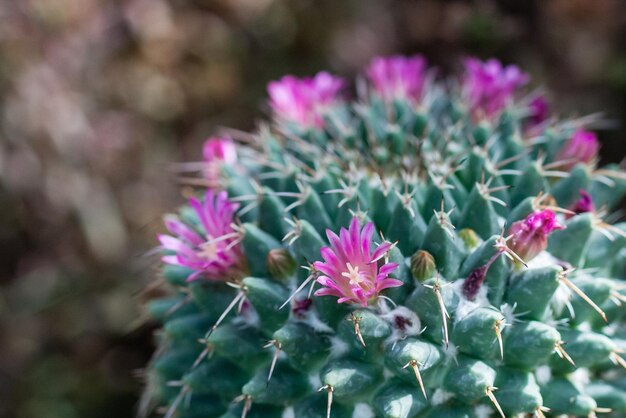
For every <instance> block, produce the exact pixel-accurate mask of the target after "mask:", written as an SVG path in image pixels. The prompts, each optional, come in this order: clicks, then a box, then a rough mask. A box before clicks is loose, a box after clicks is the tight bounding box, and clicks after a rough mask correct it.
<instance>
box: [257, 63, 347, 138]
mask: <svg viewBox="0 0 626 418" xmlns="http://www.w3.org/2000/svg"><path fill="white" fill-rule="evenodd" d="M343 87H344V81H343V80H342V79H341V78H339V77H335V76H333V75H331V74H329V73H327V72H321V73H317V74H316V75H315V76H314V77H306V78H297V77H294V76H289V75H288V76H285V77H283V78H281V79H280V80H279V81H272V82H271V83H269V85H268V86H267V91H268V93H269V96H270V105H271V106H272V110H273V111H274V113H275V114H276V116H277V117H278V118H279V119H281V120H282V121H284V122H292V123H296V124H299V125H301V126H302V127H303V128H306V129H311V128H323V126H324V120H323V118H322V116H323V114H324V112H325V111H326V109H328V108H329V107H331V106H333V105H335V104H336V103H337V102H339V100H340V92H341V90H342V89H343Z"/></svg>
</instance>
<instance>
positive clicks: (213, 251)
mask: <svg viewBox="0 0 626 418" xmlns="http://www.w3.org/2000/svg"><path fill="white" fill-rule="evenodd" d="M208 238H209V240H208V241H207V242H204V243H202V244H200V245H198V249H199V251H198V256H199V257H200V258H203V259H205V260H214V259H215V258H216V257H217V243H216V242H215V240H214V239H213V238H212V237H211V236H209V237H208Z"/></svg>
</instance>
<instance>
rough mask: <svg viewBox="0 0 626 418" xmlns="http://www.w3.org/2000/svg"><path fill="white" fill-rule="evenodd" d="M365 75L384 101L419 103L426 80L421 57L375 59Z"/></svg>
mask: <svg viewBox="0 0 626 418" xmlns="http://www.w3.org/2000/svg"><path fill="white" fill-rule="evenodd" d="M366 75H367V78H368V79H369V81H370V82H371V83H372V86H373V87H374V91H375V92H376V93H377V94H378V95H379V96H380V97H381V98H382V99H383V100H385V101H392V100H394V99H402V100H413V101H419V99H420V98H421V97H422V90H423V89H424V82H425V80H426V60H425V59H424V57H422V56H421V55H414V56H412V57H403V56H401V55H395V56H392V57H387V58H383V57H377V58H374V59H373V60H372V62H371V63H370V65H369V66H368V67H367V69H366Z"/></svg>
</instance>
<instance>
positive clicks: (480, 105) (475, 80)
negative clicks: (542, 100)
mask: <svg viewBox="0 0 626 418" xmlns="http://www.w3.org/2000/svg"><path fill="white" fill-rule="evenodd" d="M464 64H465V76H464V78H463V92H464V94H465V95H466V96H467V99H468V101H469V107H470V109H471V111H472V113H473V114H474V116H482V115H484V116H487V117H493V116H495V115H496V114H497V113H499V112H500V111H502V110H503V109H504V107H505V106H506V105H507V103H508V102H509V101H510V100H511V99H512V97H513V95H514V94H515V92H516V90H517V89H518V88H520V87H522V86H523V85H524V84H526V83H527V82H528V75H527V74H526V73H523V72H522V71H521V70H520V69H519V68H518V67H517V66H515V65H509V66H506V67H503V66H502V64H501V63H500V61H498V60H496V59H490V60H488V61H485V62H482V61H480V60H478V59H476V58H468V59H466V60H465V62H464Z"/></svg>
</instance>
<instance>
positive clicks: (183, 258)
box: [158, 190, 243, 281]
mask: <svg viewBox="0 0 626 418" xmlns="http://www.w3.org/2000/svg"><path fill="white" fill-rule="evenodd" d="M189 204H190V206H191V207H192V208H193V210H194V211H195V213H196V215H197V217H198V220H199V221H200V227H196V226H192V225H188V224H185V223H184V222H182V221H181V220H180V219H178V218H177V217H171V218H168V219H166V220H165V226H166V227H167V229H168V231H169V232H170V233H171V234H172V235H173V236H170V235H165V234H161V235H159V237H158V238H159V241H160V242H161V246H162V248H164V249H166V250H169V251H173V252H174V254H171V255H165V256H163V258H162V259H163V262H165V263H167V264H173V265H177V266H184V267H188V268H190V269H192V270H195V272H194V273H193V274H191V275H190V276H189V278H188V279H187V280H189V281H191V280H195V279H197V278H198V277H200V276H202V277H205V278H207V279H210V280H228V279H231V278H233V277H237V275H239V274H240V273H241V272H242V270H243V257H242V252H241V248H240V247H239V245H238V241H237V239H238V236H237V233H236V232H235V231H234V230H233V228H232V226H231V225H232V222H233V216H234V214H235V211H236V210H237V209H238V208H239V205H238V204H236V203H232V202H230V201H229V200H228V196H227V194H226V192H219V193H217V194H215V193H214V192H213V191H212V190H209V191H208V192H207V194H206V196H205V198H204V202H200V201H199V200H198V199H196V198H191V199H189Z"/></svg>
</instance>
